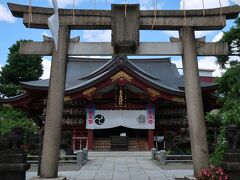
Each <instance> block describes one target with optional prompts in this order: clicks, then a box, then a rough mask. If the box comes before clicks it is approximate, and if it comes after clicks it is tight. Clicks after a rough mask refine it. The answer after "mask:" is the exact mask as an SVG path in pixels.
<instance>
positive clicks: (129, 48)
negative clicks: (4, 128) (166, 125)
mask: <svg viewBox="0 0 240 180" xmlns="http://www.w3.org/2000/svg"><path fill="white" fill-rule="evenodd" d="M8 6H9V8H10V10H11V12H12V14H13V15H14V16H15V17H20V18H23V23H24V24H25V26H28V21H29V16H30V14H29V7H28V6H23V5H18V4H12V3H9V4H8ZM31 9H32V11H31V12H32V14H31V19H32V20H31V24H30V28H39V29H48V24H47V20H48V18H49V17H50V16H51V15H52V14H53V9H51V8H42V7H31ZM125 11H126V12H125ZM239 11H240V9H239V7H238V6H231V7H225V8H222V9H209V10H205V15H203V12H202V10H186V11H185V12H184V11H181V10H157V11H155V12H154V11H153V10H144V11H143V10H141V11H140V10H139V5H137V4H135V5H133V4H128V5H127V8H125V5H112V10H75V17H74V20H73V17H72V10H66V9H60V10H59V16H60V17H59V19H60V28H59V35H58V37H59V41H58V49H57V51H56V50H55V48H54V43H53V42H52V41H43V42H27V43H23V44H21V50H20V51H21V53H22V54H32V55H33V54H36V55H52V57H53V59H52V66H51V76H50V86H49V91H48V102H47V114H46V122H45V133H44V142H43V154H42V163H41V173H40V178H56V177H57V175H58V173H57V172H58V158H59V147H60V138H61V117H62V110H63V100H64V89H65V79H66V65H67V57H68V56H85V55H101V56H105V55H116V54H120V55H141V56H143V55H153V56H154V55H157V56H161V55H170V56H175V55H181V56H182V61H183V70H184V81H185V92H186V103H187V115H188V124H189V130H190V138H191V150H192V156H193V165H194V174H195V175H197V174H198V173H199V172H200V171H201V169H202V168H204V167H208V166H209V159H208V147H207V138H206V128H205V121H204V114H203V104H202V95H201V89H200V84H199V77H198V64H197V56H211V55H228V46H227V44H225V43H207V42H204V41H199V40H198V41H197V40H196V39H195V35H194V31H195V30H219V29H222V28H223V27H224V26H225V25H226V20H227V19H234V18H236V17H237V16H238V13H239ZM155 14H156V16H155ZM153 22H154V30H178V31H179V32H180V39H178V40H176V39H173V40H172V41H171V42H164V43H163V42H156V43H152V42H151V43H150V42H139V30H151V28H152V24H153ZM72 29H88V30H96V29H112V42H111V43H105V42H104V43H103V42H99V43H97V42H93V43H87V42H85V43H84V42H76V41H71V40H70V31H71V30H72Z"/></svg>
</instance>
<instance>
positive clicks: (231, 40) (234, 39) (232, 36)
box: [217, 17, 240, 68]
mask: <svg viewBox="0 0 240 180" xmlns="http://www.w3.org/2000/svg"><path fill="white" fill-rule="evenodd" d="M220 42H227V43H228V49H229V51H230V53H231V54H234V55H240V17H238V18H237V19H236V20H235V25H234V26H233V27H232V28H230V30H229V31H227V32H224V34H223V37H222V39H221V40H220ZM217 59H218V60H217V62H218V64H219V65H220V66H221V67H222V68H226V65H227V64H230V66H234V65H236V64H238V63H239V61H238V58H233V57H232V58H231V59H230V57H229V56H219V57H218V58H217Z"/></svg>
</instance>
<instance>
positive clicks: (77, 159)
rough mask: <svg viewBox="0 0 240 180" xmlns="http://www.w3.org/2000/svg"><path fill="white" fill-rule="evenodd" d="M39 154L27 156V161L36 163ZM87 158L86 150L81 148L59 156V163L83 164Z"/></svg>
mask: <svg viewBox="0 0 240 180" xmlns="http://www.w3.org/2000/svg"><path fill="white" fill-rule="evenodd" d="M38 160H39V156H31V155H29V156H27V162H28V163H30V164H36V163H38ZM87 160H88V150H87V149H83V150H79V151H77V152H76V154H74V155H63V156H60V157H59V163H76V164H77V165H81V166H82V165H84V164H85V163H86V162H87Z"/></svg>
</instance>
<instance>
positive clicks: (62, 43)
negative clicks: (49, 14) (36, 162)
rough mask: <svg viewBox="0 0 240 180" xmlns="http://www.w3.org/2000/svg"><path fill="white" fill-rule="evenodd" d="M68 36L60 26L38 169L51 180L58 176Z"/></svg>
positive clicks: (41, 175) (65, 30)
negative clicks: (39, 167)
mask: <svg viewBox="0 0 240 180" xmlns="http://www.w3.org/2000/svg"><path fill="white" fill-rule="evenodd" d="M69 36H70V31H69V28H68V26H60V27H59V34H58V39H59V40H58V49H57V51H56V50H55V48H53V56H52V57H53V58H52V65H51V76H50V83H49V90H48V101H47V112H46V121H45V127H44V141H43V151H42V162H41V169H40V177H41V178H53V177H57V175H58V158H59V149H60V141H61V129H62V111H63V102H64V91H65V81H66V66H67V53H68V42H69Z"/></svg>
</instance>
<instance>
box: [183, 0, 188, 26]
mask: <svg viewBox="0 0 240 180" xmlns="http://www.w3.org/2000/svg"><path fill="white" fill-rule="evenodd" d="M183 15H184V20H183V26H185V25H186V24H187V15H186V9H185V0H183Z"/></svg>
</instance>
